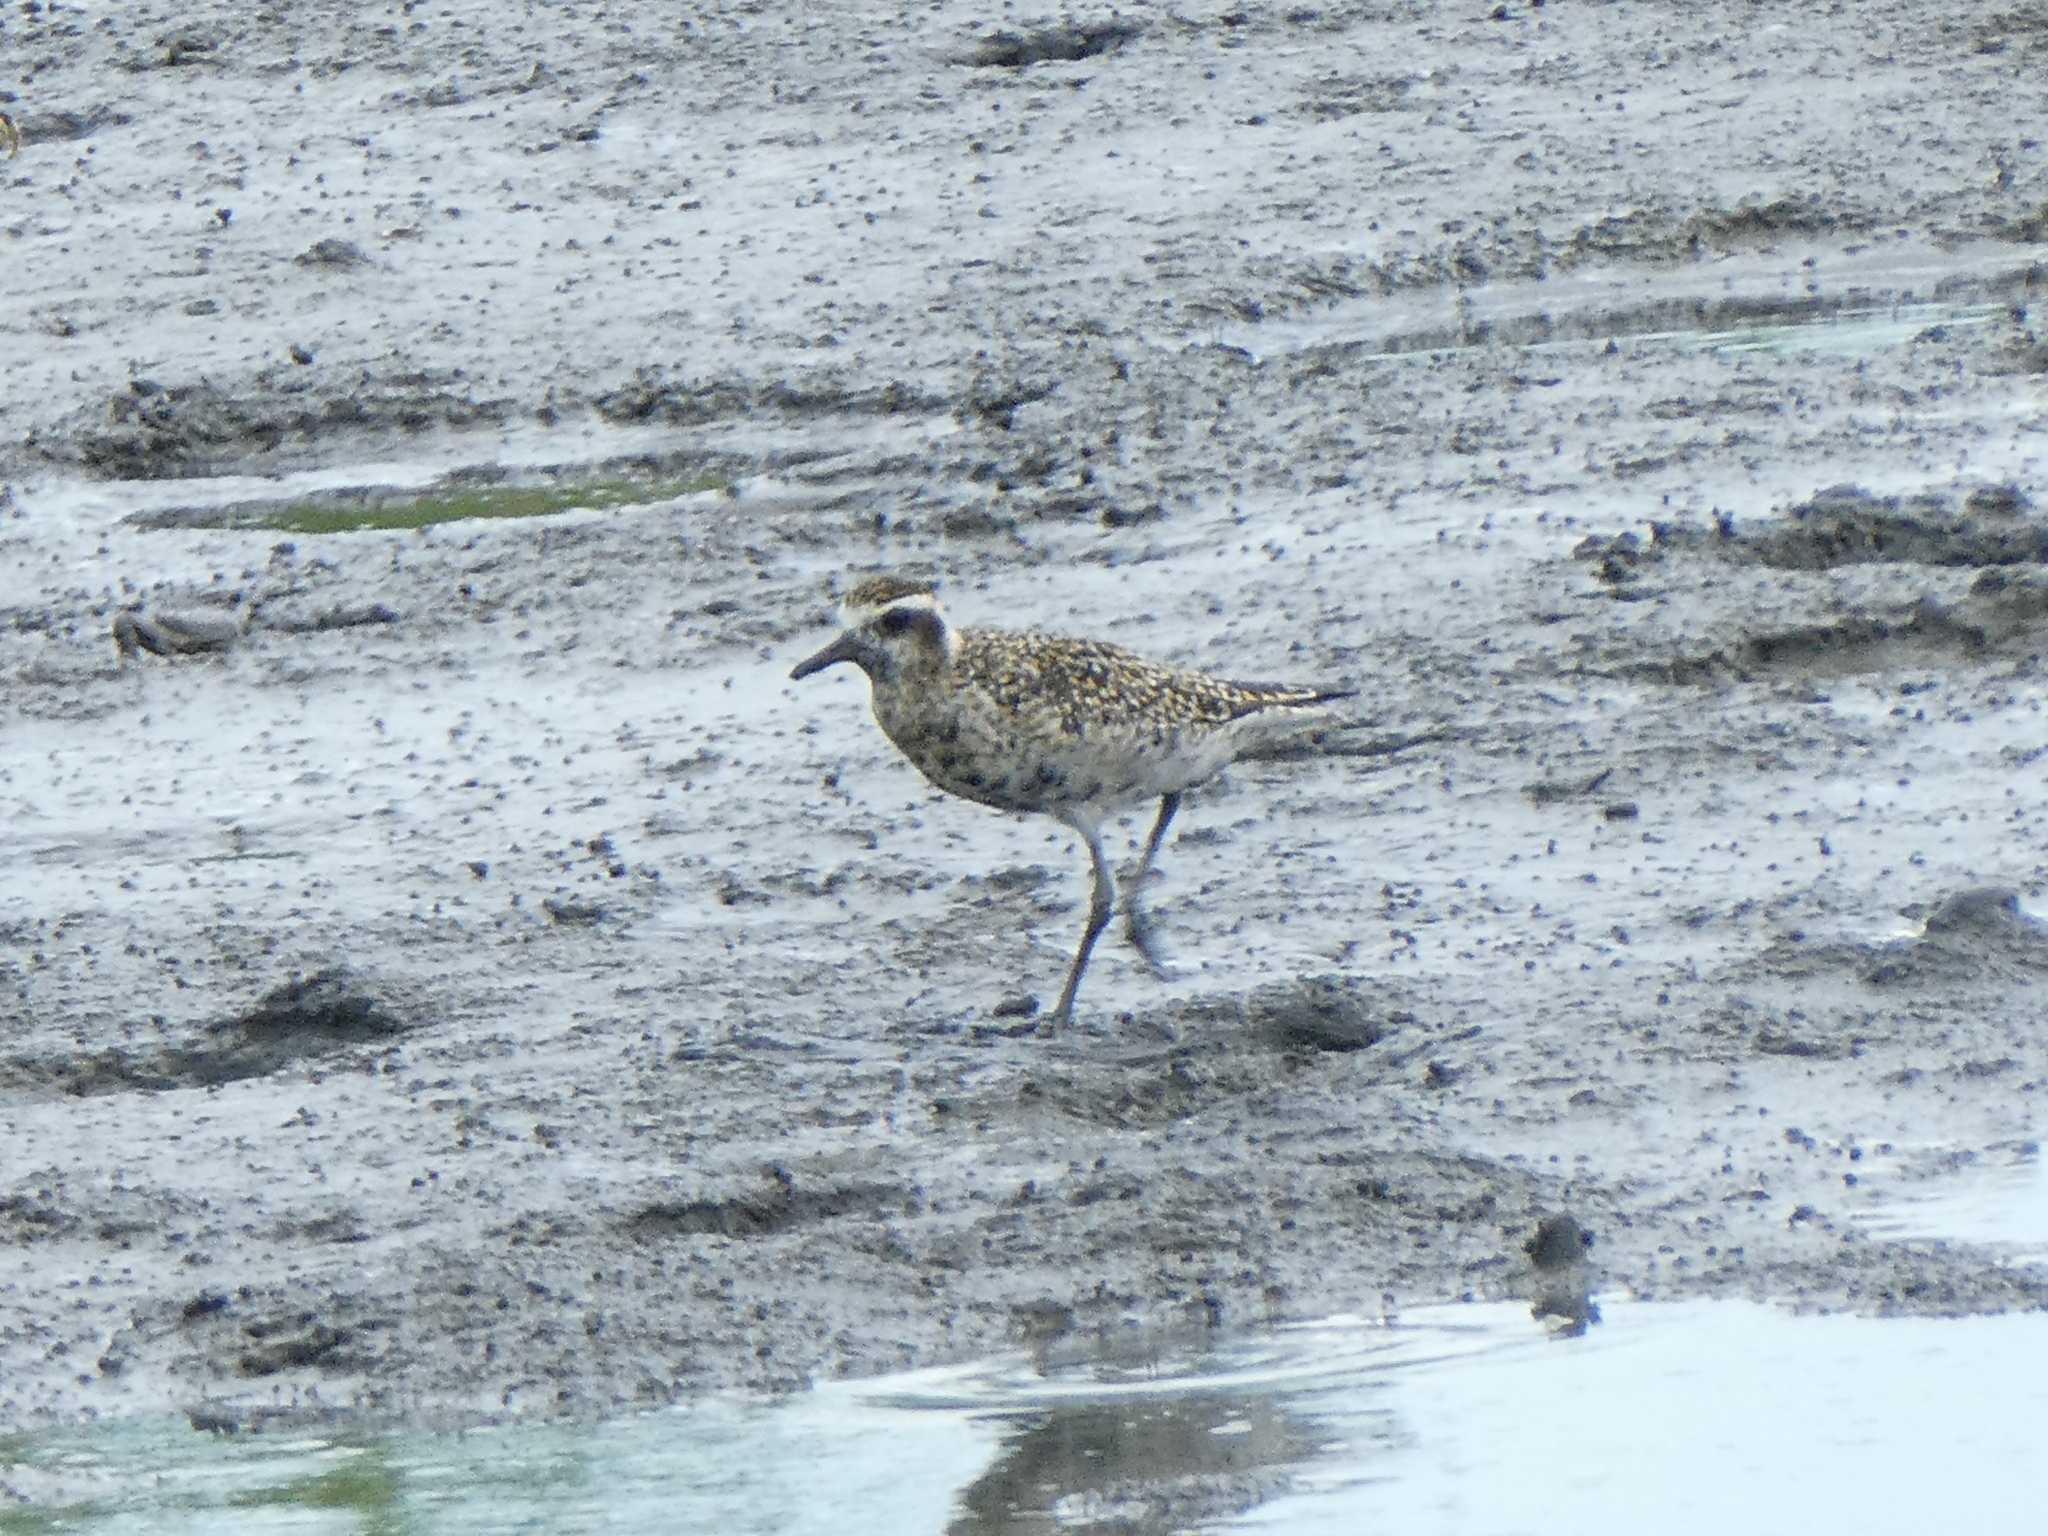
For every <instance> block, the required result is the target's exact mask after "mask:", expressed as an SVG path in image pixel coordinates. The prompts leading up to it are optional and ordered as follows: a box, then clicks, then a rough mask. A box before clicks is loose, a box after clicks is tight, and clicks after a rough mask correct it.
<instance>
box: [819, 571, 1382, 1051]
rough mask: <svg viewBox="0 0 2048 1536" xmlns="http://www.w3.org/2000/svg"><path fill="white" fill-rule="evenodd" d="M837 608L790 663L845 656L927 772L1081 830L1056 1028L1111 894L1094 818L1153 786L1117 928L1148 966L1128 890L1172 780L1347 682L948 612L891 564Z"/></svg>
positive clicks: (1282, 733) (1317, 706)
mask: <svg viewBox="0 0 2048 1536" xmlns="http://www.w3.org/2000/svg"><path fill="white" fill-rule="evenodd" d="M841 616H842V619H843V622H844V624H845V630H844V632H843V633H842V634H841V635H840V636H839V638H838V639H836V640H834V641H833V642H832V643H831V644H830V645H828V646H826V647H825V648H824V649H823V650H822V651H819V652H818V653H817V654H816V655H814V656H810V657H807V658H806V659H805V660H803V661H801V662H799V663H797V665H796V667H795V668H794V670H792V671H791V672H790V674H789V675H790V677H791V678H793V679H801V678H806V677H809V676H810V675H811V674H812V673H813V672H821V671H823V670H824V669H825V668H826V667H830V666H834V665H836V664H838V663H839V662H842V661H850V662H852V663H853V664H854V665H855V666H857V667H859V668H860V669H861V670H862V671H863V672H865V673H867V675H868V682H869V684H870V685H871V688H872V692H873V695H874V706H875V719H876V720H877V721H878V722H879V723H880V724H881V727H882V730H883V732H884V733H885V734H886V735H887V736H888V738H889V739H890V740H891V741H893V742H895V743H896V745H897V747H898V748H899V749H901V751H902V753H903V755H904V756H905V757H907V758H909V759H910V760H911V762H912V763H914V764H916V765H917V768H918V770H919V771H920V772H922V773H923V774H924V776H925V777H926V778H928V779H930V780H931V781H932V783H934V784H936V785H938V787H939V788H940V789H943V790H945V791H946V792H947V793H949V794H955V795H959V796H960V797H962V798H963V799H967V800H974V801H978V802H979V803H980V804H982V805H992V806H994V807H995V808H996V809H997V810H1001V811H1036V812H1039V813H1040V814H1042V815H1046V816H1051V817H1054V818H1055V819H1057V820H1059V821H1061V822H1064V823H1065V824H1066V825H1067V826H1069V827H1071V828H1073V830H1074V831H1075V832H1077V833H1079V834H1080V836H1081V839H1082V841H1083V842H1085V843H1086V844H1087V845H1088V857H1089V859H1090V860H1091V861H1092V862H1093V864H1094V869H1095V889H1094V894H1093V896H1092V898H1091V900H1090V902H1089V906H1088V926H1087V927H1086V928H1085V929H1083V930H1082V933H1081V947H1080V948H1079V949H1078V950H1076V951H1075V953H1074V963H1073V966H1072V967H1071V968H1070V969H1069V970H1068V972H1067V984H1066V986H1065V988H1064V989H1063V990H1062V991H1061V992H1060V1000H1059V1005H1058V1006H1057V1007H1056V1008H1054V1009H1053V1011H1052V1023H1053V1024H1054V1026H1055V1027H1057V1026H1058V1025H1061V1024H1064V1023H1066V1022H1067V1021H1068V1020H1069V1019H1071V1018H1072V1017H1073V1011H1074V994H1075V993H1076V992H1077V991H1079V990H1080V986H1081V976H1082V973H1083V972H1084V971H1086V970H1087V969H1088V956H1089V953H1090V952H1091V951H1092V950H1093V949H1094V948H1095V941H1096V940H1097V939H1098V938H1100V937H1101V936H1102V930H1103V929H1104V928H1106V927H1108V926H1109V918H1110V913H1111V912H1112V911H1113V910H1114V907H1115V903H1116V877H1115V876H1114V875H1113V874H1112V873H1111V872H1110V868H1109V860H1108V858H1107V857H1106V856H1105V855H1104V854H1103V851H1102V823H1103V819H1104V818H1105V817H1106V816H1108V815H1110V814H1111V813H1113V812H1115V811H1116V810H1118V809H1120V808H1122V807H1125V806H1130V805H1138V804H1142V803H1144V802H1145V801H1148V800H1150V799H1152V798H1153V797H1154V796H1157V797H1158V800H1159V816H1158V819H1157V820H1156V821H1154V822H1153V823H1152V832H1151V835H1150V836H1149V837H1147V838H1146V839H1145V852H1144V854H1143V856H1142V857H1140V859H1139V860H1138V868H1137V871H1136V872H1135V873H1134V874H1133V875H1132V877H1131V880H1130V882H1129V887H1128V889H1129V891H1130V898H1129V901H1128V904H1127V906H1126V908H1125V914H1124V916H1125V924H1126V931H1127V932H1128V934H1129V935H1130V939H1131V942H1132V943H1133V944H1134V945H1136V946H1137V949H1138V952H1139V953H1140V954H1141V955H1143V956H1144V957H1145V960H1146V962H1147V963H1148V964H1149V965H1151V967H1152V968H1153V970H1154V971H1155V972H1158V971H1160V970H1161V969H1162V967H1161V965H1160V961H1159V958H1158V955H1157V953H1156V951H1155V949H1154V946H1153V940H1152V930H1151V924H1150V921H1149V919H1148V918H1147V917H1146V915H1145V909H1144V907H1143V905H1142V904H1141V903H1140V901H1139V899H1138V893H1139V891H1140V889H1141V888H1142V887H1143V885H1144V883H1145V881H1146V879H1147V878H1148V877H1149V876H1150V875H1151V873H1152V860H1153V859H1154V857H1155V856H1156V855H1157V854H1158V852H1159V844H1160V842H1161V840H1162V839H1163V838H1165V836H1166V828H1167V824H1168V823H1169V822H1171V821H1172V820H1173V815H1174V812H1175V811H1177V810H1179V809H1180V801H1181V796H1182V794H1184V793H1185V792H1186V791H1188V790H1190V789H1192V788H1194V787H1195V786H1196V785H1198V784H1200V783H1202V782H1204V781H1205V780H1207V779H1209V778H1211V777H1213V776H1214V775H1215V774H1216V773H1217V771H1218V770H1220V769H1221V768H1223V766H1224V765H1225V764H1227V763H1231V762H1234V761H1236V760H1237V759H1238V758H1240V757H1243V756H1245V755H1246V754H1247V752H1248V751H1250V750H1252V749H1253V748H1256V747H1258V746H1261V745H1269V744H1271V743H1273V742H1274V741H1275V740H1276V739H1284V738H1286V737H1289V736H1296V735H1299V734H1301V732H1302V731H1303V730H1304V729H1305V728H1306V727H1307V726H1309V725H1311V724H1313V723H1314V721H1315V720H1316V719H1317V718H1318V717H1320V716H1321V715H1322V714H1323V713H1324V709H1323V706H1324V705H1326V704H1328V703H1329V702H1330V701H1331V700H1333V699H1341V698H1345V697H1348V696H1349V694H1350V692H1351V690H1350V689H1347V688H1317V687H1296V686H1293V685H1291V684H1284V683H1233V682H1225V681H1224V680H1223V679H1222V678H1217V677H1210V676H1208V675H1207V674H1205V673H1201V672H1193V671H1190V670H1188V669H1187V668H1184V667H1170V666H1164V665H1162V664H1160V663H1158V662H1155V661H1147V660H1145V658H1143V657H1142V656H1137V655H1134V654H1133V653H1132V652H1130V651H1127V650H1125V649H1124V648H1123V647H1122V646H1118V645H1110V644H1108V643H1106V642H1104V641H1101V640H1080V639H1071V638H1069V637H1067V636H1063V635H1043V634H1035V633H1030V632H1024V631H1009V630H999V629H967V628H962V627H958V626H955V625H954V624H952V623H951V622H950V621H948V619H947V618H946V614H945V611H944V609H942V608H941V607H940V606H939V600H938V598H937V597H936V596H935V595H934V593H933V590H932V587H931V585H930V584H929V583H927V582H920V581H906V580H903V579H902V578H900V577H894V576H877V577H871V578H869V579H867V580H865V581H861V582H859V583H858V584H856V585H855V586H854V587H853V588H852V589H851V590H850V591H849V592H848V593H847V594H846V597H845V600H844V602H843V603H842V604H841Z"/></svg>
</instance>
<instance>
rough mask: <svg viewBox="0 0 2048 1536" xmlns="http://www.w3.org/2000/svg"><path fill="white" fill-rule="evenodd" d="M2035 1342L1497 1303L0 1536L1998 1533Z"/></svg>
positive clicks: (147, 1463) (680, 1425)
mask: <svg viewBox="0 0 2048 1536" xmlns="http://www.w3.org/2000/svg"><path fill="white" fill-rule="evenodd" d="M2044 1358H2048V1316H2043V1315H2041V1314H2021V1315H2008V1316H2002V1317H1981V1318H1964V1319H1958V1320H1931V1319H1922V1318H1906V1319H1888V1320H1886V1319H1873V1318H1863V1317H1798V1316H1794V1315H1792V1314H1790V1313H1787V1312H1783V1311H1780V1310H1778V1309H1775V1308H1771V1307H1765V1306H1759V1305H1754V1304H1750V1303H1741V1302H1718V1303H1717V1302H1687V1303H1672V1304H1662V1305H1660V1304H1648V1303H1635V1302H1614V1303H1609V1304H1607V1306H1606V1308H1605V1319H1604V1321H1603V1322H1602V1323H1601V1324H1600V1325H1599V1326H1597V1327H1595V1328H1594V1329H1593V1330H1592V1331H1591V1332H1590V1333H1589V1334H1587V1335H1586V1336H1584V1337H1581V1338H1576V1339H1571V1338H1550V1337H1548V1336H1546V1335H1545V1334H1544V1333H1543V1332H1542V1331H1541V1330H1540V1329H1539V1328H1538V1327H1537V1326H1536V1325H1535V1324H1534V1323H1532V1322H1531V1321H1530V1318H1529V1315H1528V1312H1527V1310H1526V1309H1525V1308H1523V1307H1521V1306H1520V1305H1517V1304H1508V1303H1501V1304H1487V1305H1472V1306H1443V1307H1431V1308H1425V1309H1420V1310H1417V1311H1414V1312H1411V1313H1407V1314H1403V1315H1402V1316H1401V1317H1399V1318H1397V1319H1394V1320H1391V1321H1386V1322H1379V1321H1366V1320H1361V1319H1356V1318H1333V1319H1329V1320H1326V1321H1324V1322H1320V1323H1315V1324H1307V1325H1300V1326H1294V1327H1287V1328H1281V1329H1277V1330H1274V1331H1272V1332H1270V1333H1266V1334H1262V1335H1259V1336H1257V1337H1254V1338H1250V1339H1245V1340H1239V1341H1237V1342H1234V1343H1232V1344H1229V1345H1227V1346H1224V1347H1222V1348H1219V1349H1213V1350H1205V1351H1199V1352H1192V1353H1185V1354H1171V1353H1161V1354H1147V1353H1143V1352H1134V1351H1133V1350H1132V1349H1131V1348H1130V1347H1125V1348H1122V1349H1119V1350H1117V1351H1116V1352H1114V1353H1112V1354H1109V1355H1100V1354H1098V1355H1094V1356H1092V1357H1090V1358H1086V1359H1082V1358H1076V1359H1073V1360H1071V1361H1064V1362H1057V1363H1056V1362H1050V1361H1047V1360H1044V1359H1034V1358H1032V1357H1027V1356H1024V1355H1018V1356H1015V1357H1012V1358H1009V1359H1005V1360H1000V1361H995V1362H981V1363H977V1364H973V1365H967V1366H958V1367H949V1368H945V1369H935V1370H927V1371H920V1372H915V1373H910V1374H905V1375H900V1376H894V1377H884V1378H877V1379H872V1380H868V1381H862V1382H840V1383H833V1384H830V1385H828V1386H825V1387H822V1388H820V1389H818V1390H817V1391H814V1392H811V1393H808V1394H806V1395H804V1396H801V1397H797V1398H793V1399H789V1400H787V1401H784V1402H780V1403H765V1404H755V1405H739V1404H732V1403H725V1402H711V1403H705V1404H700V1405H696V1406H692V1407H689V1408H682V1409H676V1410H673V1411H669V1412H663V1413H656V1414H650V1415H647V1416H645V1417H642V1418H638V1419H633V1420H628V1421H624V1422H620V1423H614V1424H605V1425H587V1426H576V1427H558V1426H537V1427H514V1428H507V1429H493V1430H479V1431H472V1432H468V1433H461V1434H438V1435H436V1434H409V1433H403V1432H393V1433H388V1434H384V1435H379V1436H365V1435H361V1434H349V1433H344V1432H332V1433H330V1432H327V1431H320V1430H305V1429H293V1430H284V1429H273V1430H271V1431H270V1432H268V1433H264V1434H258V1435H246V1436H240V1437H219V1436H214V1435H209V1434H202V1433H195V1432H194V1431H193V1430H191V1429H190V1428H188V1427H187V1426H186V1425H185V1424H183V1423H182V1422H179V1423H176V1424H172V1423H169V1422H165V1421H151V1422H135V1421H130V1422H126V1423H112V1424H106V1425H101V1426H96V1427H91V1428H83V1429H77V1430H66V1431H61V1432H55V1433H50V1434H43V1435H34V1436H14V1437H0V1489H4V1490H6V1492H7V1493H8V1494H9V1495H10V1496H11V1498H10V1502H11V1503H12V1504H13V1507H12V1508H0V1530H7V1531H59V1530H63V1531H74V1530H75V1531H95V1532H124V1531H134V1532H143V1531H151V1532H199V1531H222V1530H234V1531H238V1532H265V1531H285V1530H290V1531H294V1532H365V1533H369V1532H498V1531H548V1532H581V1531H607V1532H638V1531H676V1530H705V1531H719V1532H726V1533H751V1532H763V1533H765V1532H805V1531H819V1532H827V1531H829V1532H865V1531H876V1532H883V1531H886V1532H891V1533H915V1532H927V1531H929V1532H939V1531H947V1532H958V1533H969V1532H973V1533H1006V1536H1007V1533H1021V1532H1026V1531H1031V1532H1043V1531H1049V1530H1066V1531H1110V1530H1115V1531H1119V1532H1162V1533H1163V1532H1168V1531H1188V1530H1207V1531H1226V1530H1229V1531H1259V1530H1275V1531H1286V1532H1290V1533H1311V1532H1339V1531H1342V1532H1346V1533H1349V1532H1355V1531H1361V1530H1398V1531H1403V1532H1421V1531H1458V1532H1467V1533H1487V1532H1502V1533H1505V1532H1525V1531H1526V1532H1541V1531H1554V1530H1561V1529H1569V1530H1572V1531H1574V1532H1579V1533H1601V1532H1615V1533H1622V1532H1629V1533H1633V1532H1637V1531H1640V1530H1642V1529H1643V1528H1644V1526H1645V1524H1646V1522H1648V1521H1650V1520H1651V1519H1652V1518H1654V1522H1655V1524H1656V1526H1657V1527H1658V1528H1659V1529H1661V1530H1677V1531H1702V1532H1705V1531H1713V1532H1722V1531H1725V1530H1728V1529H1755V1530H1813V1531H1819V1530H1856V1531H1859V1532H1863V1533H1880V1532H1888V1531H1900V1532H1907V1531H1912V1532H1916V1533H1917V1532H1920V1531H1924V1530H1928V1529H1951V1530H1965V1529H1974V1530H1989V1529H2007V1530H2018V1529H2023V1528H2026V1526H2027V1520H2026V1519H2025V1518H2023V1517H2025V1516H2026V1515H2027V1514H2028V1511H2029V1510H2030V1509H2031V1506H2032V1501H2033V1499H2034V1496H2035V1495H2034V1488H2033V1485H2034V1481H2035V1479H2034V1477H2033V1475H2032V1474H2031V1472H2030V1471H2029V1468H2030V1467H2032V1466H2033V1465H2035V1458H2036V1456H2037V1453H2038V1437H2039V1427H2040V1425H2041V1424H2042V1423H2043V1422H2044V1415H2048V1379H2044V1374H2043V1373H2042V1372H2041V1371H2039V1370H2038V1369H2037V1365H2038V1362H2039V1361H2040V1360H2042V1359H2044Z"/></svg>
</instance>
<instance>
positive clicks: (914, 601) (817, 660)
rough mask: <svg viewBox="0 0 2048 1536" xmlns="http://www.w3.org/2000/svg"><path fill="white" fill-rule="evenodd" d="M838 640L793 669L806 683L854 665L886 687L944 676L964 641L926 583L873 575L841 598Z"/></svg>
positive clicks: (796, 676) (796, 677) (794, 676)
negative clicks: (846, 663) (812, 677)
mask: <svg viewBox="0 0 2048 1536" xmlns="http://www.w3.org/2000/svg"><path fill="white" fill-rule="evenodd" d="M839 621H840V624H841V625H842V626H843V627H842V629H841V631H840V634H839V638H838V639H836V640H834V641H833V642H832V643H831V644H830V645H828V646H826V647H825V648H824V649H823V650H822V651H819V652H817V653H816V654H815V655H811V656H807V657H805V658H804V659H803V660H802V661H800V662H798V663H797V664H796V666H795V667H793V668H791V670H790V674H789V675H790V677H791V678H792V679H793V680H795V679H802V678H806V677H809V676H810V675H811V674H812V673H813V672H822V671H824V670H825V668H827V667H831V666H837V665H838V664H839V663H840V662H842V661H850V662H852V663H853V664H854V665H855V666H857V667H859V668H860V669H861V670H862V671H863V672H865V673H867V675H868V677H869V679H870V680H871V681H873V682H876V683H881V684H899V683H902V682H904V681H906V680H911V679H916V678H919V677H929V676H934V675H936V674H938V673H940V672H943V671H944V670H945V669H946V667H947V666H948V665H949V664H950V663H951V662H952V659H953V653H954V651H955V649H956V648H957V646H958V644H959V641H958V639H957V638H956V637H955V635H954V634H953V627H952V626H951V625H950V624H948V623H947V622H946V614H945V610H944V609H942V608H941V607H940V606H939V599H938V597H937V595H936V594H935V593H934V592H933V590H932V585H931V583H930V582H927V581H911V580H906V579H905V578H903V577H900V576H871V577H869V578H868V579H867V580H865V581H862V582H858V583H856V584H855V585H854V586H853V587H852V588H851V589H850V590H849V591H848V592H847V594H846V596H845V598H844V599H842V600H841V602H840V605H839Z"/></svg>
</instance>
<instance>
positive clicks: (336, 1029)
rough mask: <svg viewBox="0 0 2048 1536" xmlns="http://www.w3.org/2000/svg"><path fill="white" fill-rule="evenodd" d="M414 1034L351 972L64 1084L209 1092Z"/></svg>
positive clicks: (122, 1056)
mask: <svg viewBox="0 0 2048 1536" xmlns="http://www.w3.org/2000/svg"><path fill="white" fill-rule="evenodd" d="M410 1028H411V1025H410V1024H409V1023H408V1022H406V1020H405V1019H403V1018H402V1017H401V1016H400V1015H399V1013H398V1012H397V1011H396V1010H395V1009H394V1008H393V1006H392V1005H391V1004H390V1003H389V1002H387V1001H386V1000H385V999H384V998H382V997H380V996H378V995H377V993H376V992H374V991H373V990H372V989H371V988H370V987H369V985H368V984H367V983H365V982H364V981H363V980H362V979H361V978H359V977H357V976H355V975H353V974H352V973H350V972H349V971H347V970H327V971H319V972H316V973H314V974H313V975H311V976H307V977H304V978H295V979H293V980H291V981H288V982H286V983H285V984H284V985H282V986H280V987H278V988H276V989H275V990H273V991H271V992H269V993H266V994H265V995H264V997H263V998H262V999H261V1000H260V1001H259V1002H258V1003H257V1004H256V1006H255V1007H254V1008H252V1009H250V1010H249V1011H248V1012H247V1013H244V1014H240V1015H237V1016H235V1017H233V1018H228V1019H223V1020H220V1021H219V1022H218V1023H215V1024H212V1025H209V1026H207V1028H206V1030H205V1031H204V1033H203V1034H202V1036H201V1038H200V1039H199V1040H198V1041H197V1042H196V1043H193V1044H183V1045H166V1046H163V1047H160V1048H158V1049H155V1050H148V1051H127V1050H108V1051H102V1052H100V1053H98V1054H97V1055H94V1056H91V1057H88V1058H86V1059H85V1060H83V1061H80V1062H77V1063H75V1064H72V1065H70V1066H68V1067H67V1068H66V1069H65V1070H64V1071H63V1072H62V1073H61V1074H60V1078H59V1080H60V1084H61V1086H62V1087H63V1089H64V1090H65V1091H66V1092H68V1093H73V1094H78V1095H81V1096H85V1095H96V1094H103V1093H122V1092H126V1091H129V1090H132V1089H137V1088H155V1089H164V1088H195V1087H196V1088H209V1087H214V1086H217V1085H219V1084H221V1083H232V1082H239V1081H241V1080H242V1079H245V1078H252V1077H267V1076H269V1075H270V1074H271V1073H273V1072H280V1071H283V1070H284V1069H285V1068H287V1067H289V1066H292V1065H294V1064H295V1063H297V1062H300V1061H306V1060H319V1059H323V1058H326V1057H330V1056H335V1055H338V1054H341V1053H343V1052H346V1051H348V1050H350V1049H353V1048H356V1047H360V1046H387V1045H390V1044H392V1043H394V1042H395V1041H396V1040H397V1039H398V1038H399V1037H400V1036H402V1035H404V1034H405V1033H407V1032H408V1031H409V1029H410Z"/></svg>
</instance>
